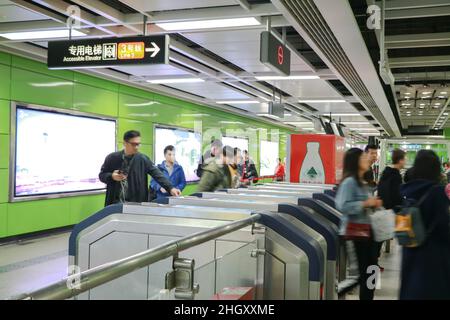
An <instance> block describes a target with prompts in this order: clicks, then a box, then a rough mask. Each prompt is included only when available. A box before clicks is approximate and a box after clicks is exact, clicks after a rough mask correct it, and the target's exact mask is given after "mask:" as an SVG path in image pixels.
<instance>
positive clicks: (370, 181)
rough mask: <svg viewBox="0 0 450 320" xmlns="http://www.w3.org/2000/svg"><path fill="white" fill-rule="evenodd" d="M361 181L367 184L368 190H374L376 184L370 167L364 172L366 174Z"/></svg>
mask: <svg viewBox="0 0 450 320" xmlns="http://www.w3.org/2000/svg"><path fill="white" fill-rule="evenodd" d="M363 179H364V181H366V182H367V185H368V186H369V187H370V188H376V186H377V183H376V181H375V174H374V172H373V168H372V167H370V168H369V170H368V171H366V173H364V176H363Z"/></svg>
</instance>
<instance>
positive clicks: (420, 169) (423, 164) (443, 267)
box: [400, 150, 450, 300]
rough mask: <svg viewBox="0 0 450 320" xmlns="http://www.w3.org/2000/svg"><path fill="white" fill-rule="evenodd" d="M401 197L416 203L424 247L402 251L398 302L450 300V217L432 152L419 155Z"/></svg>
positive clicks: (404, 248)
mask: <svg viewBox="0 0 450 320" xmlns="http://www.w3.org/2000/svg"><path fill="white" fill-rule="evenodd" d="M413 168H414V169H413V170H412V171H411V172H410V173H411V176H410V177H409V178H410V180H409V182H408V183H406V184H405V185H403V186H402V189H401V193H402V196H403V197H405V198H407V199H415V200H417V201H418V200H419V199H421V198H422V197H424V196H425V198H424V201H423V202H422V204H421V205H420V212H421V215H422V219H423V223H424V225H425V228H426V230H427V231H428V232H429V234H428V236H427V239H426V240H425V243H423V244H422V245H421V246H419V247H416V248H407V247H403V253H402V271H401V272H402V274H401V288H400V299H420V300H424V299H450V215H449V204H450V202H449V199H448V197H447V195H446V194H445V190H444V188H445V186H443V185H440V184H439V180H440V162H439V158H438V156H437V155H436V154H435V153H434V152H433V151H431V150H421V151H419V152H418V154H417V157H416V160H415V162H414V167H413Z"/></svg>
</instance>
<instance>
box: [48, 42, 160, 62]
mask: <svg viewBox="0 0 450 320" xmlns="http://www.w3.org/2000/svg"><path fill="white" fill-rule="evenodd" d="M168 60H169V36H168V35H162V36H148V37H147V36H141V37H127V38H108V39H84V40H68V41H52V42H49V43H48V58H47V65H48V68H49V69H77V68H95V67H110V66H122V65H145V64H167V63H168V62H169V61H168Z"/></svg>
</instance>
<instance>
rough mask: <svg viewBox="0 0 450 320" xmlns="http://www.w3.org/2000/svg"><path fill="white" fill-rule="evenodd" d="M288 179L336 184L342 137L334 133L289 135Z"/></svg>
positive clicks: (339, 175) (340, 165) (343, 142)
mask: <svg viewBox="0 0 450 320" xmlns="http://www.w3.org/2000/svg"><path fill="white" fill-rule="evenodd" d="M289 147H290V152H289V154H290V158H289V177H290V179H289V180H290V182H297V183H298V182H300V183H316V184H337V183H339V181H340V179H341V177H342V165H343V158H344V150H345V140H344V138H342V137H339V136H335V135H317V134H293V135H291V136H290V145H289Z"/></svg>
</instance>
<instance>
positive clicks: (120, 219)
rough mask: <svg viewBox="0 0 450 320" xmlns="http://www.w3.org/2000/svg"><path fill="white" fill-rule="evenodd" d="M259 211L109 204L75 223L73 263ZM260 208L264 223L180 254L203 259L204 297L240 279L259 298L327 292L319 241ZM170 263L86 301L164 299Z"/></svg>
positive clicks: (103, 259)
mask: <svg viewBox="0 0 450 320" xmlns="http://www.w3.org/2000/svg"><path fill="white" fill-rule="evenodd" d="M252 212H254V210H250V209H240V208H235V209H229V208H228V209H226V208H218V207H195V206H161V205H158V204H153V203H144V204H131V203H130V204H124V205H113V206H109V207H106V208H104V209H103V210H101V211H100V212H98V213H97V214H94V215H93V216H91V217H89V218H88V219H86V220H84V221H83V222H81V223H80V224H78V225H77V226H76V227H75V228H74V231H73V232H72V234H71V237H70V241H69V255H70V265H77V266H79V267H80V268H81V270H86V269H89V268H93V267H95V266H97V265H99V264H103V263H107V262H109V261H112V260H115V259H120V258H124V257H126V256H130V255H132V254H135V253H136V252H139V251H143V250H145V249H147V248H149V247H153V246H157V245H158V244H161V243H163V242H167V241H169V240H171V239H174V238H177V237H182V236H186V235H189V234H192V233H195V232H198V231H199V230H204V229H208V228H212V227H214V226H217V225H221V224H224V223H226V222H228V221H233V220H236V219H239V218H242V217H245V216H248V215H249V214H251V213H252ZM260 214H261V217H262V218H261V221H258V225H260V227H258V228H244V229H242V230H239V231H236V232H233V233H230V234H229V235H227V236H224V237H221V238H219V239H216V240H215V241H210V242H208V243H205V245H202V246H199V247H198V248H195V250H191V249H190V250H187V251H186V252H182V253H181V254H180V256H183V257H184V256H185V257H189V258H194V259H195V261H196V264H198V265H200V267H199V268H198V269H197V270H196V272H199V273H200V272H202V273H203V275H202V276H199V277H197V278H196V279H195V281H198V282H200V288H202V289H200V294H199V295H197V298H201V299H209V298H210V297H211V296H212V294H214V293H215V290H216V289H220V288H221V286H222V287H223V286H233V285H240V286H243V285H244V286H255V287H256V289H257V290H256V291H257V294H256V298H258V299H319V298H320V284H321V283H322V282H323V280H324V279H323V273H321V272H320V271H321V270H323V266H324V261H323V255H322V254H323V249H322V248H321V246H320V244H319V242H318V241H317V239H316V238H314V237H312V236H311V235H310V234H312V233H306V232H303V230H300V229H299V228H298V227H297V226H295V225H294V224H292V223H290V222H289V221H288V220H286V219H285V218H283V217H281V216H280V215H279V214H277V213H268V212H267V211H264V212H261V213H260ZM261 226H262V227H261ZM249 252H251V256H253V258H252V257H251V256H250V254H249ZM230 256H231V258H229V257H230ZM225 257H227V259H228V260H225ZM224 261H225V262H224ZM230 261H231V262H230ZM170 263H171V261H170V259H169V258H168V259H166V260H164V261H161V262H159V263H157V264H155V265H152V266H149V267H148V268H143V269H140V270H137V271H134V272H133V273H131V274H128V275H127V276H124V277H122V278H119V279H116V280H114V281H112V282H111V283H108V284H105V285H102V286H100V287H98V288H95V289H92V290H90V291H89V292H87V293H84V294H81V295H79V296H78V299H126V298H127V299H130V298H131V299H152V298H153V299H158V297H159V296H158V292H159V291H160V289H161V288H164V283H163V279H164V274H165V272H167V270H169V269H170ZM234 264H237V265H238V267H239V268H238V270H239V272H236V266H235V265H234ZM211 274H213V275H214V276H211ZM206 275H208V276H206ZM202 279H203V280H202ZM211 283H213V284H214V285H211Z"/></svg>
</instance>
